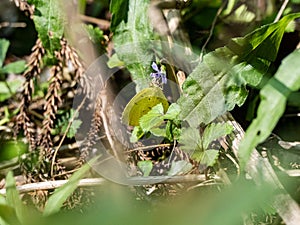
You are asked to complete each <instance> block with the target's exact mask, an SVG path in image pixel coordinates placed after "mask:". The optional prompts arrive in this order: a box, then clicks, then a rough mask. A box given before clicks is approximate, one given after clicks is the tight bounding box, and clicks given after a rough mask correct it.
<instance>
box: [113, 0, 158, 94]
mask: <svg viewBox="0 0 300 225" xmlns="http://www.w3.org/2000/svg"><path fill="white" fill-rule="evenodd" d="M116 2H118V3H120V4H121V3H122V2H123V1H122V2H121V1H116ZM115 4H116V3H114V6H115ZM122 4H123V3H122ZM124 4H125V3H124ZM148 5H149V0H143V1H140V0H129V5H128V7H129V10H128V11H127V12H128V14H127V18H128V20H127V22H126V21H124V20H121V21H122V22H121V23H119V25H118V26H117V27H116V29H115V32H114V39H113V41H114V46H115V50H116V54H117V55H118V58H119V59H120V60H121V61H123V62H124V64H125V66H126V68H127V69H128V70H129V71H130V73H131V76H132V79H133V81H134V82H135V83H136V85H137V86H136V89H137V91H140V90H142V89H144V88H147V87H149V84H150V82H151V79H150V73H151V71H152V70H151V67H150V65H151V61H152V60H153V58H154V53H153V50H152V49H153V48H152V44H151V40H154V33H153V30H152V28H151V27H150V23H149V18H148V15H147V10H148ZM116 7H117V6H116ZM122 9H123V8H122ZM115 10H116V11H115V13H117V12H119V13H120V11H123V10H119V8H115ZM121 17H124V15H123V12H122V14H121ZM118 22H120V21H118Z"/></svg>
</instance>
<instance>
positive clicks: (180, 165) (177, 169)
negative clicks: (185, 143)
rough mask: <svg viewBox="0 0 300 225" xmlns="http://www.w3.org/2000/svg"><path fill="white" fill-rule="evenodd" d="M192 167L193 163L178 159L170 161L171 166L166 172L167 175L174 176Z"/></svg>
mask: <svg viewBox="0 0 300 225" xmlns="http://www.w3.org/2000/svg"><path fill="white" fill-rule="evenodd" d="M192 168H193V165H192V164H191V163H189V162H187V161H184V160H180V161H175V162H172V165H171V168H170V170H169V172H168V176H174V175H177V174H180V173H181V174H184V173H187V172H189V171H190V170H191V169H192Z"/></svg>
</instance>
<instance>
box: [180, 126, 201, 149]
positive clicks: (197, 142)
mask: <svg viewBox="0 0 300 225" xmlns="http://www.w3.org/2000/svg"><path fill="white" fill-rule="evenodd" d="M178 142H179V143H180V144H181V145H182V146H181V149H182V150H184V151H186V152H195V151H199V152H201V151H203V148H202V140H201V137H200V132H199V129H197V128H193V127H188V128H186V127H184V128H182V130H181V134H180V137H179V141H178Z"/></svg>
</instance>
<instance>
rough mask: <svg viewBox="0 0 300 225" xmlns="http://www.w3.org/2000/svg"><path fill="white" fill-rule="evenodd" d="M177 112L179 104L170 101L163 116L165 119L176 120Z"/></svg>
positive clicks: (178, 111)
mask: <svg viewBox="0 0 300 225" xmlns="http://www.w3.org/2000/svg"><path fill="white" fill-rule="evenodd" d="M179 114H180V106H179V105H178V104H177V103H172V104H171V105H170V106H169V108H168V111H167V112H166V114H165V115H164V117H163V118H164V119H166V120H176V119H178V116H179Z"/></svg>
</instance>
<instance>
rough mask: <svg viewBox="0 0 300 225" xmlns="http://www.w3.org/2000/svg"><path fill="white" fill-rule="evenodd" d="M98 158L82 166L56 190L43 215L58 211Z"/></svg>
mask: <svg viewBox="0 0 300 225" xmlns="http://www.w3.org/2000/svg"><path fill="white" fill-rule="evenodd" d="M98 158H99V157H96V158H94V159H92V160H91V161H90V162H89V163H87V164H85V165H83V166H82V167H81V168H80V169H79V170H78V171H76V172H75V173H74V174H73V175H72V176H71V177H70V179H69V180H68V182H67V183H66V184H64V185H63V186H61V187H60V188H58V189H56V190H55V191H54V193H53V195H51V196H50V198H49V199H48V201H47V202H46V205H45V208H44V212H43V215H44V216H49V215H51V214H54V213H56V212H58V211H59V210H60V208H61V207H62V206H63V203H64V202H65V201H66V200H67V199H68V197H69V196H71V195H72V193H73V192H74V191H75V190H76V188H77V186H78V183H79V181H80V179H81V178H83V176H84V175H85V174H86V173H87V172H88V171H89V169H90V168H91V166H90V165H91V164H93V163H94V162H95V161H96V160H97V159H98Z"/></svg>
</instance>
